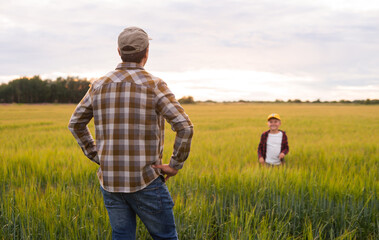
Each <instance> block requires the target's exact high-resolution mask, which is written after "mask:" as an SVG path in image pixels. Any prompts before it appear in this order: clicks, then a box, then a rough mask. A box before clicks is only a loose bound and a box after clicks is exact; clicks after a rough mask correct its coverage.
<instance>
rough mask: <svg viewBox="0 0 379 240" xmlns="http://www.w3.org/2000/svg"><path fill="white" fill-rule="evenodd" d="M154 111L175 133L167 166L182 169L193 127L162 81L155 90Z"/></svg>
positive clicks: (187, 153) (188, 149)
mask: <svg viewBox="0 0 379 240" xmlns="http://www.w3.org/2000/svg"><path fill="white" fill-rule="evenodd" d="M156 109H157V112H158V113H159V114H161V115H162V116H163V117H164V118H165V119H166V120H167V122H168V123H169V124H170V125H171V129H172V130H173V131H175V132H176V136H175V143H174V150H173V153H172V156H171V159H170V163H169V166H170V167H172V168H174V169H177V170H179V169H181V168H183V164H184V161H185V160H186V159H187V158H188V155H189V152H190V148H191V140H192V136H193V125H192V123H191V121H190V119H189V118H188V116H187V114H186V113H185V112H184V109H183V108H182V107H181V106H180V104H179V102H178V101H177V100H176V99H175V96H174V94H173V93H172V92H171V91H170V89H169V88H168V87H167V84H166V83H165V82H163V81H160V82H159V83H158V85H157V88H156Z"/></svg>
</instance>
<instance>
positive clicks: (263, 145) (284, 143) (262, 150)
mask: <svg viewBox="0 0 379 240" xmlns="http://www.w3.org/2000/svg"><path fill="white" fill-rule="evenodd" d="M279 132H280V133H282V134H283V135H282V139H281V144H280V152H279V154H280V153H284V154H286V155H287V153H288V152H289V147H288V138H287V134H286V132H284V131H282V130H279ZM269 133H270V130H268V131H266V132H264V133H262V135H261V141H260V142H259V146H258V159H259V158H261V157H263V159H265V161H266V159H267V140H268V138H269ZM274 135H275V134H274ZM279 154H278V158H279ZM282 161H283V159H282Z"/></svg>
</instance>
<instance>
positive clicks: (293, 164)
mask: <svg viewBox="0 0 379 240" xmlns="http://www.w3.org/2000/svg"><path fill="white" fill-rule="evenodd" d="M74 108H75V105H58V104H57V105H54V104H47V105H16V104H11V105H0V198H1V199H0V227H1V229H0V239H7V240H8V239H111V228H110V224H109V221H108V216H107V213H106V209H105V207H104V204H103V199H102V195H101V192H100V190H99V183H98V180H97V178H96V170H97V165H96V164H94V163H92V162H91V161H90V160H88V159H86V157H85V156H84V155H83V154H82V152H81V150H80V148H79V146H78V145H77V143H76V142H75V139H74V138H73V137H72V136H71V133H70V132H69V131H68V129H67V124H68V120H69V118H70V116H71V113H72V112H73V110H74ZM184 109H185V110H186V112H187V114H188V115H189V116H190V119H191V120H192V122H193V123H194V125H195V135H194V138H193V143H192V149H191V154H190V157H189V159H188V160H187V162H186V163H185V166H184V168H183V169H182V170H181V171H180V172H179V174H178V175H177V176H175V177H173V178H170V180H169V181H168V182H167V185H168V188H169V189H170V192H171V195H172V197H173V199H174V202H175V207H174V214H175V219H176V224H177V230H178V234H179V238H180V239H191V240H192V239H373V240H374V239H378V238H379V213H378V210H379V184H378V175H379V174H378V173H379V131H378V130H379V121H378V119H379V106H363V105H343V104H329V105H328V104H284V103H283V104H274V103H273V104H247V103H244V104H238V103H234V104H221V103H219V104H193V105H184ZM272 112H277V113H279V114H280V115H281V117H282V119H283V120H282V127H281V129H282V130H285V131H286V133H287V135H288V139H289V147H290V153H289V155H288V156H287V157H286V165H285V166H284V167H281V168H265V167H261V166H259V165H258V162H257V154H256V152H257V145H258V143H259V138H260V134H261V133H262V132H263V131H265V130H266V129H267V126H266V117H267V115H268V114H270V113H272ZM90 128H91V131H92V132H93V133H94V127H93V124H92V123H91V124H90ZM174 136H175V135H174V133H173V132H171V130H170V128H169V127H167V128H166V141H165V151H164V161H165V162H166V163H167V161H168V159H169V157H170V154H171V151H172V144H173V141H174ZM137 234H138V239H150V237H149V235H148V233H147V231H146V230H145V228H144V226H143V225H142V224H141V223H140V222H139V223H138V232H137Z"/></svg>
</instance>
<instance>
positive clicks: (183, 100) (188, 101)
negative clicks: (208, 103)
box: [179, 96, 195, 104]
mask: <svg viewBox="0 0 379 240" xmlns="http://www.w3.org/2000/svg"><path fill="white" fill-rule="evenodd" d="M179 103H180V104H194V103H195V100H194V99H193V97H192V96H187V97H182V98H181V99H179Z"/></svg>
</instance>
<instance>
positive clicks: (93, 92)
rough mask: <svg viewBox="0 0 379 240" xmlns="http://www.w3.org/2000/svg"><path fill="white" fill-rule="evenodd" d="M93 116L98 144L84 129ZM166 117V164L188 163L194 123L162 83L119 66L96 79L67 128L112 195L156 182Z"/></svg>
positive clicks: (138, 68)
mask: <svg viewBox="0 0 379 240" xmlns="http://www.w3.org/2000/svg"><path fill="white" fill-rule="evenodd" d="M92 117H93V118H94V122H95V129H96V144H95V141H94V140H93V138H92V136H91V133H90V131H89V129H88V127H87V124H88V123H89V121H90V120H91V119H92ZM165 119H166V120H167V121H168V123H169V124H170V125H171V128H172V130H173V131H175V132H176V138H175V144H174V151H173V154H172V156H171V159H170V163H169V165H170V166H171V167H173V168H175V169H181V168H182V167H183V164H184V161H185V160H186V159H187V157H188V155H189V151H190V146H191V139H192V135H193V125H192V123H191V121H190V119H189V118H188V116H187V114H185V112H184V110H183V108H182V107H181V106H180V104H179V103H178V101H177V100H176V99H175V96H174V94H173V93H172V92H171V91H170V89H168V87H167V85H166V83H165V82H164V81H162V80H161V79H159V78H157V77H154V76H153V75H151V74H149V73H148V72H146V71H145V70H144V68H143V67H141V66H140V65H138V64H136V63H120V64H119V65H118V66H117V68H116V70H115V71H111V72H109V73H108V74H106V75H105V76H104V77H101V78H100V79H98V80H96V81H95V82H94V83H93V84H92V85H91V87H90V89H89V90H88V92H87V93H86V95H85V96H84V98H83V99H82V100H81V102H80V103H79V104H78V106H77V107H76V109H75V111H74V113H73V114H72V117H71V119H70V123H69V126H68V127H69V129H70V131H71V132H72V134H73V135H74V137H75V138H76V140H77V142H78V144H79V145H80V147H81V148H82V150H83V152H84V154H85V155H86V156H87V157H88V158H89V159H91V160H92V161H94V162H96V163H98V164H100V168H99V170H98V173H97V175H98V178H99V180H100V184H101V186H102V187H103V188H104V189H106V190H107V191H110V192H135V191H138V190H141V189H143V188H144V187H146V186H147V185H148V184H149V183H150V182H152V181H153V180H154V179H156V178H157V177H158V176H159V174H160V170H158V169H154V168H152V167H151V165H153V164H162V152H163V142H164V125H165Z"/></svg>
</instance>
